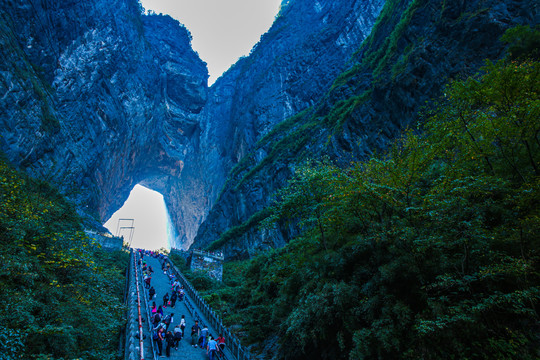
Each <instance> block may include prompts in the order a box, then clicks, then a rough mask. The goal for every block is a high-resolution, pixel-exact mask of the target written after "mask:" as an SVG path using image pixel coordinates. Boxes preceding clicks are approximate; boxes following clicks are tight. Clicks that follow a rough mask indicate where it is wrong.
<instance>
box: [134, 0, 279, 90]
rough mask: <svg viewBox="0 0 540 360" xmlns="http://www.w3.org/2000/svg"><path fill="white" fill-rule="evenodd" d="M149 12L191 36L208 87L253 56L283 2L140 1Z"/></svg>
mask: <svg viewBox="0 0 540 360" xmlns="http://www.w3.org/2000/svg"><path fill="white" fill-rule="evenodd" d="M140 2H141V4H142V6H143V7H144V8H145V9H146V10H153V11H154V12H156V13H157V14H159V13H163V14H167V15H170V16H171V17H173V18H175V19H176V20H178V21H180V22H181V23H182V24H184V26H185V27H186V28H187V29H188V30H189V31H190V32H191V36H192V37H193V40H192V42H191V44H192V47H193V49H194V50H195V51H196V52H197V53H199V57H200V58H201V59H202V60H203V61H205V62H206V63H207V64H208V72H209V74H210V78H209V80H208V84H209V85H211V84H213V83H214V81H215V80H216V79H217V78H218V77H220V76H221V74H223V72H225V71H226V70H227V69H228V68H229V67H230V66H231V65H232V64H234V63H235V62H236V61H237V60H238V59H239V58H240V57H241V56H244V55H249V52H250V50H251V48H252V47H253V46H254V45H255V44H256V43H257V42H259V39H260V38H261V35H262V34H264V33H265V32H266V31H268V29H270V26H271V25H272V23H273V22H274V18H275V16H276V15H277V13H278V11H279V5H280V4H281V0H140Z"/></svg>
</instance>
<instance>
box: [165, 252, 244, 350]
mask: <svg viewBox="0 0 540 360" xmlns="http://www.w3.org/2000/svg"><path fill="white" fill-rule="evenodd" d="M163 260H164V261H167V262H168V263H169V264H171V269H173V270H174V272H175V273H176V276H177V277H178V278H179V279H180V281H181V282H182V285H184V289H185V291H186V293H187V294H188V293H189V294H188V295H189V296H190V297H191V299H192V301H193V302H195V305H196V306H197V307H198V308H199V309H200V310H201V311H202V313H203V315H205V317H206V318H207V319H208V320H209V321H210V323H211V324H213V327H214V328H215V329H216V330H217V331H218V333H220V334H224V335H225V336H227V339H229V340H228V345H227V348H228V350H229V352H230V353H231V354H232V355H233V356H234V357H235V358H236V359H238V360H250V359H251V355H250V354H249V352H248V351H247V350H246V349H244V348H242V345H241V344H240V340H239V339H238V338H237V337H236V336H235V335H233V334H232V333H231V332H230V330H229V329H228V328H227V327H225V325H223V323H222V322H221V319H219V316H218V315H217V314H216V313H215V312H214V311H213V310H212V309H211V308H210V306H208V304H206V301H204V299H203V298H201V296H200V295H199V293H198V292H197V290H195V288H194V287H193V285H191V283H190V282H189V281H188V280H187V279H186V278H185V276H184V275H183V274H182V273H181V272H180V270H178V268H177V267H176V266H175V265H174V264H173V263H172V261H171V260H170V259H169V258H168V257H167V256H164V257H163ZM195 314H196V313H195ZM194 317H195V316H194ZM199 323H201V321H199Z"/></svg>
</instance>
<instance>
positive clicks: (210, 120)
mask: <svg viewBox="0 0 540 360" xmlns="http://www.w3.org/2000/svg"><path fill="white" fill-rule="evenodd" d="M383 6H384V7H383ZM536 10H537V5H536V3H535V2H534V1H532V0H526V1H517V0H515V1H512V0H508V1H504V2H500V1H495V0H482V1H480V0H469V1H464V0H459V1H443V0H440V1H438V0H436V1H427V0H387V1H386V2H385V1H384V0H333V1H331V0H318V1H313V0H290V1H283V5H282V9H281V12H280V14H279V15H278V16H277V18H276V21H275V23H274V24H273V26H272V28H271V29H270V30H269V31H268V33H267V34H265V35H263V36H262V37H261V40H260V42H259V44H257V46H256V47H255V48H254V49H253V50H252V52H251V54H250V55H249V56H248V57H245V58H242V59H240V60H239V61H238V62H237V63H236V64H235V65H234V66H233V67H232V68H231V69H230V70H229V71H227V72H226V73H225V74H224V75H223V76H222V77H221V78H220V79H218V81H217V82H216V83H215V84H214V85H213V86H212V87H211V88H208V87H207V78H208V74H207V70H206V66H205V64H204V62H202V61H201V60H200V59H199V58H198V56H197V54H196V53H194V52H193V50H192V49H191V46H190V35H189V33H188V31H187V30H186V29H185V28H184V27H183V26H181V25H180V24H179V23H178V22H177V21H175V20H173V19H171V18H170V17H168V16H144V15H141V8H140V5H139V4H138V2H137V1H136V0H110V1H104V0H92V1H84V2H76V1H61V2H59V1H53V0H24V1H14V0H7V1H6V2H5V5H4V6H3V7H2V9H0V45H1V47H0V54H1V56H2V59H3V61H2V63H1V64H0V80H1V81H0V94H1V95H2V96H0V122H1V127H0V148H1V149H2V151H3V152H4V153H5V154H6V156H7V157H8V159H9V160H10V161H11V162H13V163H14V164H17V165H18V166H20V167H22V168H23V169H25V170H26V171H27V172H28V173H29V174H31V175H33V176H36V177H40V178H43V179H46V180H49V181H51V182H53V183H55V184H57V185H58V186H59V187H60V188H61V190H62V191H63V192H64V193H66V194H67V195H68V196H69V197H70V198H71V199H73V200H74V201H75V202H76V203H77V204H78V206H79V211H80V212H81V214H83V215H84V216H86V218H87V219H88V222H89V226H90V225H91V226H93V227H97V226H99V225H100V224H101V223H103V222H104V221H105V220H107V219H108V217H109V216H110V215H111V214H112V213H113V212H114V211H115V210H117V209H118V208H119V207H120V206H121V205H122V203H123V202H124V201H125V199H126V198H127V196H128V194H129V191H130V190H131V189H132V187H133V186H134V185H135V184H137V183H140V184H142V185H145V186H147V187H149V188H152V189H154V190H157V191H159V192H161V193H162V194H163V195H164V198H165V200H166V203H167V206H168V208H169V212H170V215H171V218H172V220H173V222H174V224H175V226H176V230H177V237H176V240H175V242H174V243H173V244H172V245H173V246H174V247H177V248H187V247H188V246H190V245H191V244H192V243H193V242H194V244H193V245H192V246H194V247H207V246H209V245H210V244H214V245H213V246H214V247H223V249H224V250H225V254H226V257H227V258H233V257H245V256H249V255H250V254H252V253H254V252H256V251H258V250H260V249H265V248H268V247H273V246H281V245H283V244H284V243H285V242H286V241H287V240H288V239H289V238H290V237H291V236H292V235H294V228H285V227H282V228H279V229H276V230H274V231H270V232H268V231H265V232H261V231H259V230H258V227H257V225H258V224H259V223H260V221H261V220H262V219H263V218H264V216H265V214H266V212H265V210H264V209H265V207H266V206H267V205H268V203H269V201H270V198H271V194H272V193H273V192H274V191H275V190H276V189H277V188H279V187H280V186H283V185H284V184H285V182H286V180H287V178H288V177H289V176H290V174H291V173H292V171H293V169H294V166H295V164H298V163H299V162H301V161H303V159H305V158H307V157H319V156H322V155H327V156H329V157H331V158H332V159H334V160H336V161H338V162H343V163H345V162H347V161H349V160H352V159H361V158H364V157H366V156H368V155H369V154H370V153H371V152H372V151H373V150H374V149H382V148H384V146H385V145H386V143H387V142H388V141H389V140H390V139H392V138H393V137H395V136H396V134H398V133H399V131H401V129H403V128H404V127H405V126H407V125H409V124H410V123H411V121H413V119H415V114H416V113H417V112H418V109H419V107H420V106H421V105H423V104H424V102H425V101H426V100H428V99H431V98H433V97H436V96H437V95H438V94H440V91H441V88H442V86H443V84H444V83H445V82H446V81H447V80H448V79H451V78H453V77H456V76H460V75H465V74H470V73H472V72H474V71H476V69H478V67H479V66H480V64H481V63H482V61H483V59H485V58H491V59H496V58H498V57H499V56H500V54H501V50H502V45H501V44H500V43H499V42H498V37H499V36H500V34H502V33H503V31H504V30H505V29H507V28H508V27H510V26H512V25H514V24H528V23H529V24H530V23H535V21H536V19H535V17H534V16H535V15H534V14H535V13H536ZM376 20H377V21H376ZM374 24H375V26H374V27H373V25H374ZM372 27H373V30H372ZM370 33H371V35H370ZM368 35H370V36H369V37H368V38H367V39H366V37H367V36H368ZM364 39H366V41H364Z"/></svg>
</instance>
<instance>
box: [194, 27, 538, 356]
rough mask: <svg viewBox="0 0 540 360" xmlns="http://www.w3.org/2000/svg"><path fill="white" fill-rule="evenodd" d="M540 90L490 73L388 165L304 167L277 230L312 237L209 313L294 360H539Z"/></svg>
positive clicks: (406, 140)
mask: <svg viewBox="0 0 540 360" xmlns="http://www.w3.org/2000/svg"><path fill="white" fill-rule="evenodd" d="M516 36H519V34H516ZM539 85H540V64H539V63H538V62H535V61H532V60H531V61H523V60H520V62H516V61H511V60H510V59H508V60H505V61H500V62H497V63H491V62H488V63H487V64H486V66H485V67H484V68H483V69H482V74H479V75H478V76H476V77H472V78H469V79H466V80H463V81H454V82H452V83H451V84H450V85H449V86H448V87H447V88H446V90H445V96H444V97H443V98H442V99H441V100H440V101H439V102H438V103H436V104H435V105H433V106H432V107H431V108H430V109H431V110H429V111H426V112H425V114H424V119H422V121H420V122H419V124H421V125H419V128H420V129H419V130H421V131H417V130H415V131H409V132H407V133H406V134H404V135H403V137H402V138H401V139H399V140H398V141H396V142H395V144H394V145H393V146H392V147H391V149H390V150H389V151H388V153H386V154H384V155H381V156H377V157H373V158H372V159H370V160H369V161H366V162H359V163H353V164H351V165H350V167H349V168H346V169H343V168H339V167H337V166H335V165H333V164H332V163H331V162H329V161H326V160H322V161H321V160H319V161H309V162H307V163H305V164H304V165H303V166H300V167H299V168H298V169H297V171H296V174H295V176H294V177H293V178H292V179H291V181H290V182H289V186H288V187H286V188H284V189H282V190H281V191H279V193H278V194H277V198H276V202H275V204H274V206H273V209H272V210H273V215H272V216H271V217H270V218H268V219H267V221H266V225H267V226H272V224H273V223H274V222H275V221H289V222H290V223H291V226H299V227H300V228H301V234H302V235H301V236H299V237H298V238H296V239H294V240H292V241H291V242H290V243H289V244H288V245H287V246H286V247H284V248H282V249H276V250H273V251H270V252H267V253H263V254H261V255H260V256H258V257H256V258H254V259H252V260H250V261H247V262H244V263H233V264H227V265H226V268H225V273H224V280H225V282H226V285H224V286H221V287H220V286H218V285H216V284H211V283H207V284H206V285H205V287H203V288H204V290H206V292H205V294H206V298H207V300H208V301H209V302H210V304H211V305H212V306H213V307H214V308H217V309H219V311H221V313H222V314H223V316H224V321H225V322H226V323H229V324H235V323H241V324H243V325H244V329H246V331H247V332H246V333H245V335H246V339H245V341H247V342H249V343H259V344H260V345H261V347H263V346H265V343H268V342H269V341H270V340H271V339H272V338H273V336H274V335H275V334H276V332H277V333H278V334H279V350H278V355H277V357H278V358H280V359H306V358H322V359H338V358H339V359H346V358H349V359H380V358H385V359H398V358H401V359H420V358H421V359H537V358H538V357H539V356H540V353H539V350H538V349H539V348H540V339H539V336H538V330H539V325H538V324H539V317H538V313H537V310H536V309H537V307H538V303H539V300H540V286H539V284H540V276H539V270H540V269H539V255H540V254H539V250H540V244H539V242H540V236H539V234H540V206H539V202H540V169H539V167H540V140H539V137H538V135H539V133H540V97H539V90H540V89H539Z"/></svg>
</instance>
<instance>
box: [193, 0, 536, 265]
mask: <svg viewBox="0 0 540 360" xmlns="http://www.w3.org/2000/svg"><path fill="white" fill-rule="evenodd" d="M326 6H330V5H329V4H326ZM341 6H343V5H341ZM315 9H320V7H318V6H317V5H315ZM531 9H533V11H531ZM535 9H537V5H536V4H535V3H534V2H533V1H504V2H500V1H495V0H493V1H474V0H473V1H452V2H448V1H427V0H410V1H405V0H401V1H400V0H388V1H386V3H385V7H384V8H383V10H382V11H381V14H380V15H379V18H378V20H377V24H376V25H375V27H374V28H373V30H372V32H371V35H370V37H369V38H368V39H367V40H366V41H365V42H364V43H361V41H360V40H361V38H360V37H356V39H357V40H355V41H353V42H351V43H349V46H350V47H352V49H351V53H352V54H353V55H352V56H351V57H350V58H349V59H348V60H349V62H348V63H347V65H348V67H347V69H346V71H344V72H343V73H341V74H339V76H337V77H335V75H334V76H332V77H331V79H334V81H333V83H332V84H331V86H327V83H326V84H325V85H321V90H323V93H320V92H319V93H318V94H319V95H321V94H322V96H313V97H311V100H312V101H311V102H310V101H305V99H306V98H302V94H304V92H303V91H302V87H301V86H299V85H298V84H295V85H294V87H293V89H294V90H293V92H294V94H300V95H297V97H293V98H295V99H296V100H300V99H302V100H304V101H302V100H300V101H299V102H296V103H295V105H294V106H293V107H292V108H293V109H294V111H291V112H290V113H286V114H284V118H286V117H287V116H290V115H292V114H294V113H297V112H298V111H299V110H302V109H306V110H305V111H303V112H301V113H298V115H297V116H294V117H291V118H288V119H287V120H285V121H283V122H282V123H280V124H279V125H277V126H273V127H272V128H273V130H272V131H271V132H270V133H268V134H267V136H265V137H263V138H261V137H260V136H259V137H258V138H257V139H258V141H257V143H255V144H253V143H251V144H250V145H251V147H250V149H251V150H250V151H249V153H246V152H243V153H242V156H241V157H239V158H242V160H241V161H239V163H238V164H237V165H236V166H235V168H234V169H233V170H232V171H231V172H230V173H229V174H228V179H227V182H226V184H225V186H224V188H223V191H222V193H221V196H220V197H219V199H218V201H217V202H216V204H215V205H214V206H213V208H212V210H211V211H210V213H209V215H208V217H207V218H206V221H205V222H204V223H203V224H202V226H201V227H200V229H199V232H198V235H197V237H196V239H195V243H194V247H201V248H204V247H207V246H211V247H214V248H221V249H223V250H224V251H225V254H226V257H227V258H237V257H240V258H241V257H246V256H250V255H251V254H253V253H256V252H257V251H260V250H263V249H265V248H268V247H272V246H279V245H281V244H283V243H284V242H285V241H287V240H288V239H290V238H291V236H294V234H295V230H294V228H292V227H285V226H281V227H279V228H278V229H276V230H273V231H268V230H260V229H259V227H258V225H259V224H260V222H261V220H262V219H264V218H265V216H266V213H265V210H264V209H265V207H266V206H267V205H268V204H269V201H270V199H271V194H272V193H273V192H274V191H275V190H276V189H277V188H279V187H281V186H283V185H284V184H285V181H286V179H287V178H288V177H289V176H290V174H291V173H292V171H293V169H294V167H295V165H296V164H298V163H300V162H302V161H303V160H305V159H306V158H309V157H311V158H318V157H321V156H328V157H330V158H331V159H333V160H334V161H336V162H338V163H342V164H346V163H347V162H348V161H350V160H355V159H363V158H366V157H367V156H369V155H370V154H371V153H372V152H373V151H374V150H382V149H384V148H385V146H386V144H387V143H388V142H389V141H390V140H391V139H392V138H394V137H395V136H396V135H398V134H399V132H400V131H402V130H403V129H404V128H405V127H407V126H409V125H414V124H412V122H413V121H415V120H416V119H417V117H416V115H417V113H418V111H419V109H420V107H421V106H423V105H424V104H425V102H426V101H429V100H430V99H434V98H436V97H437V96H439V95H440V94H441V91H442V88H443V86H444V84H445V83H446V82H447V81H448V80H450V79H452V78H455V77H459V76H467V75H471V74H473V73H474V72H475V71H477V69H478V68H479V67H480V66H481V65H482V64H483V62H484V59H497V58H499V57H500V56H501V54H502V50H503V47H502V44H501V43H500V42H499V38H500V36H501V35H502V34H503V32H504V31H505V30H506V29H508V28H509V27H511V26H514V25H516V24H535V23H536V22H537V19H536V17H535V16H536V15H535V14H536V10H535ZM291 10H292V8H291ZM304 11H305V10H304ZM341 24H351V23H349V22H347V21H345V20H341ZM345 27H347V26H345ZM341 29H342V30H343V28H341ZM346 34H347V32H346V31H344V32H343V33H342V34H340V35H338V36H335V37H334V39H349V38H350V37H349V36H347V35H346ZM337 41H338V42H340V40H337ZM323 43H324V41H323ZM256 50H258V49H256ZM248 60H249V59H248ZM240 64H241V63H240ZM305 72H306V71H304V75H305ZM317 77H318V76H317ZM291 78H294V76H293V75H291ZM302 79H303V80H302V81H309V80H308V79H312V78H311V77H310V76H303V77H302ZM315 81H318V80H315ZM210 99H211V98H210ZM258 104H260V102H258ZM246 108H247V107H246V106H243V107H242V109H246ZM256 114H257V115H258V116H256V117H259V118H260V117H261V116H260V114H258V113H256ZM265 114H266V113H265ZM235 118H239V116H236V117H235ZM262 119H263V120H262V121H259V122H258V123H257V125H256V126H254V127H243V130H244V131H246V132H247V131H250V129H265V127H264V119H265V118H264V115H263V116H262ZM229 123H231V122H229ZM234 135H235V136H237V134H236V133H235V134H234ZM261 135H262V134H261ZM240 138H242V137H240ZM243 138H248V136H244V137H243ZM252 138H254V137H252ZM255 138H256V137H255ZM234 144H235V145H236V147H233V148H236V149H240V148H242V147H241V146H240V142H238V141H236V142H235V143H234ZM248 148H249V147H248Z"/></svg>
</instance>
